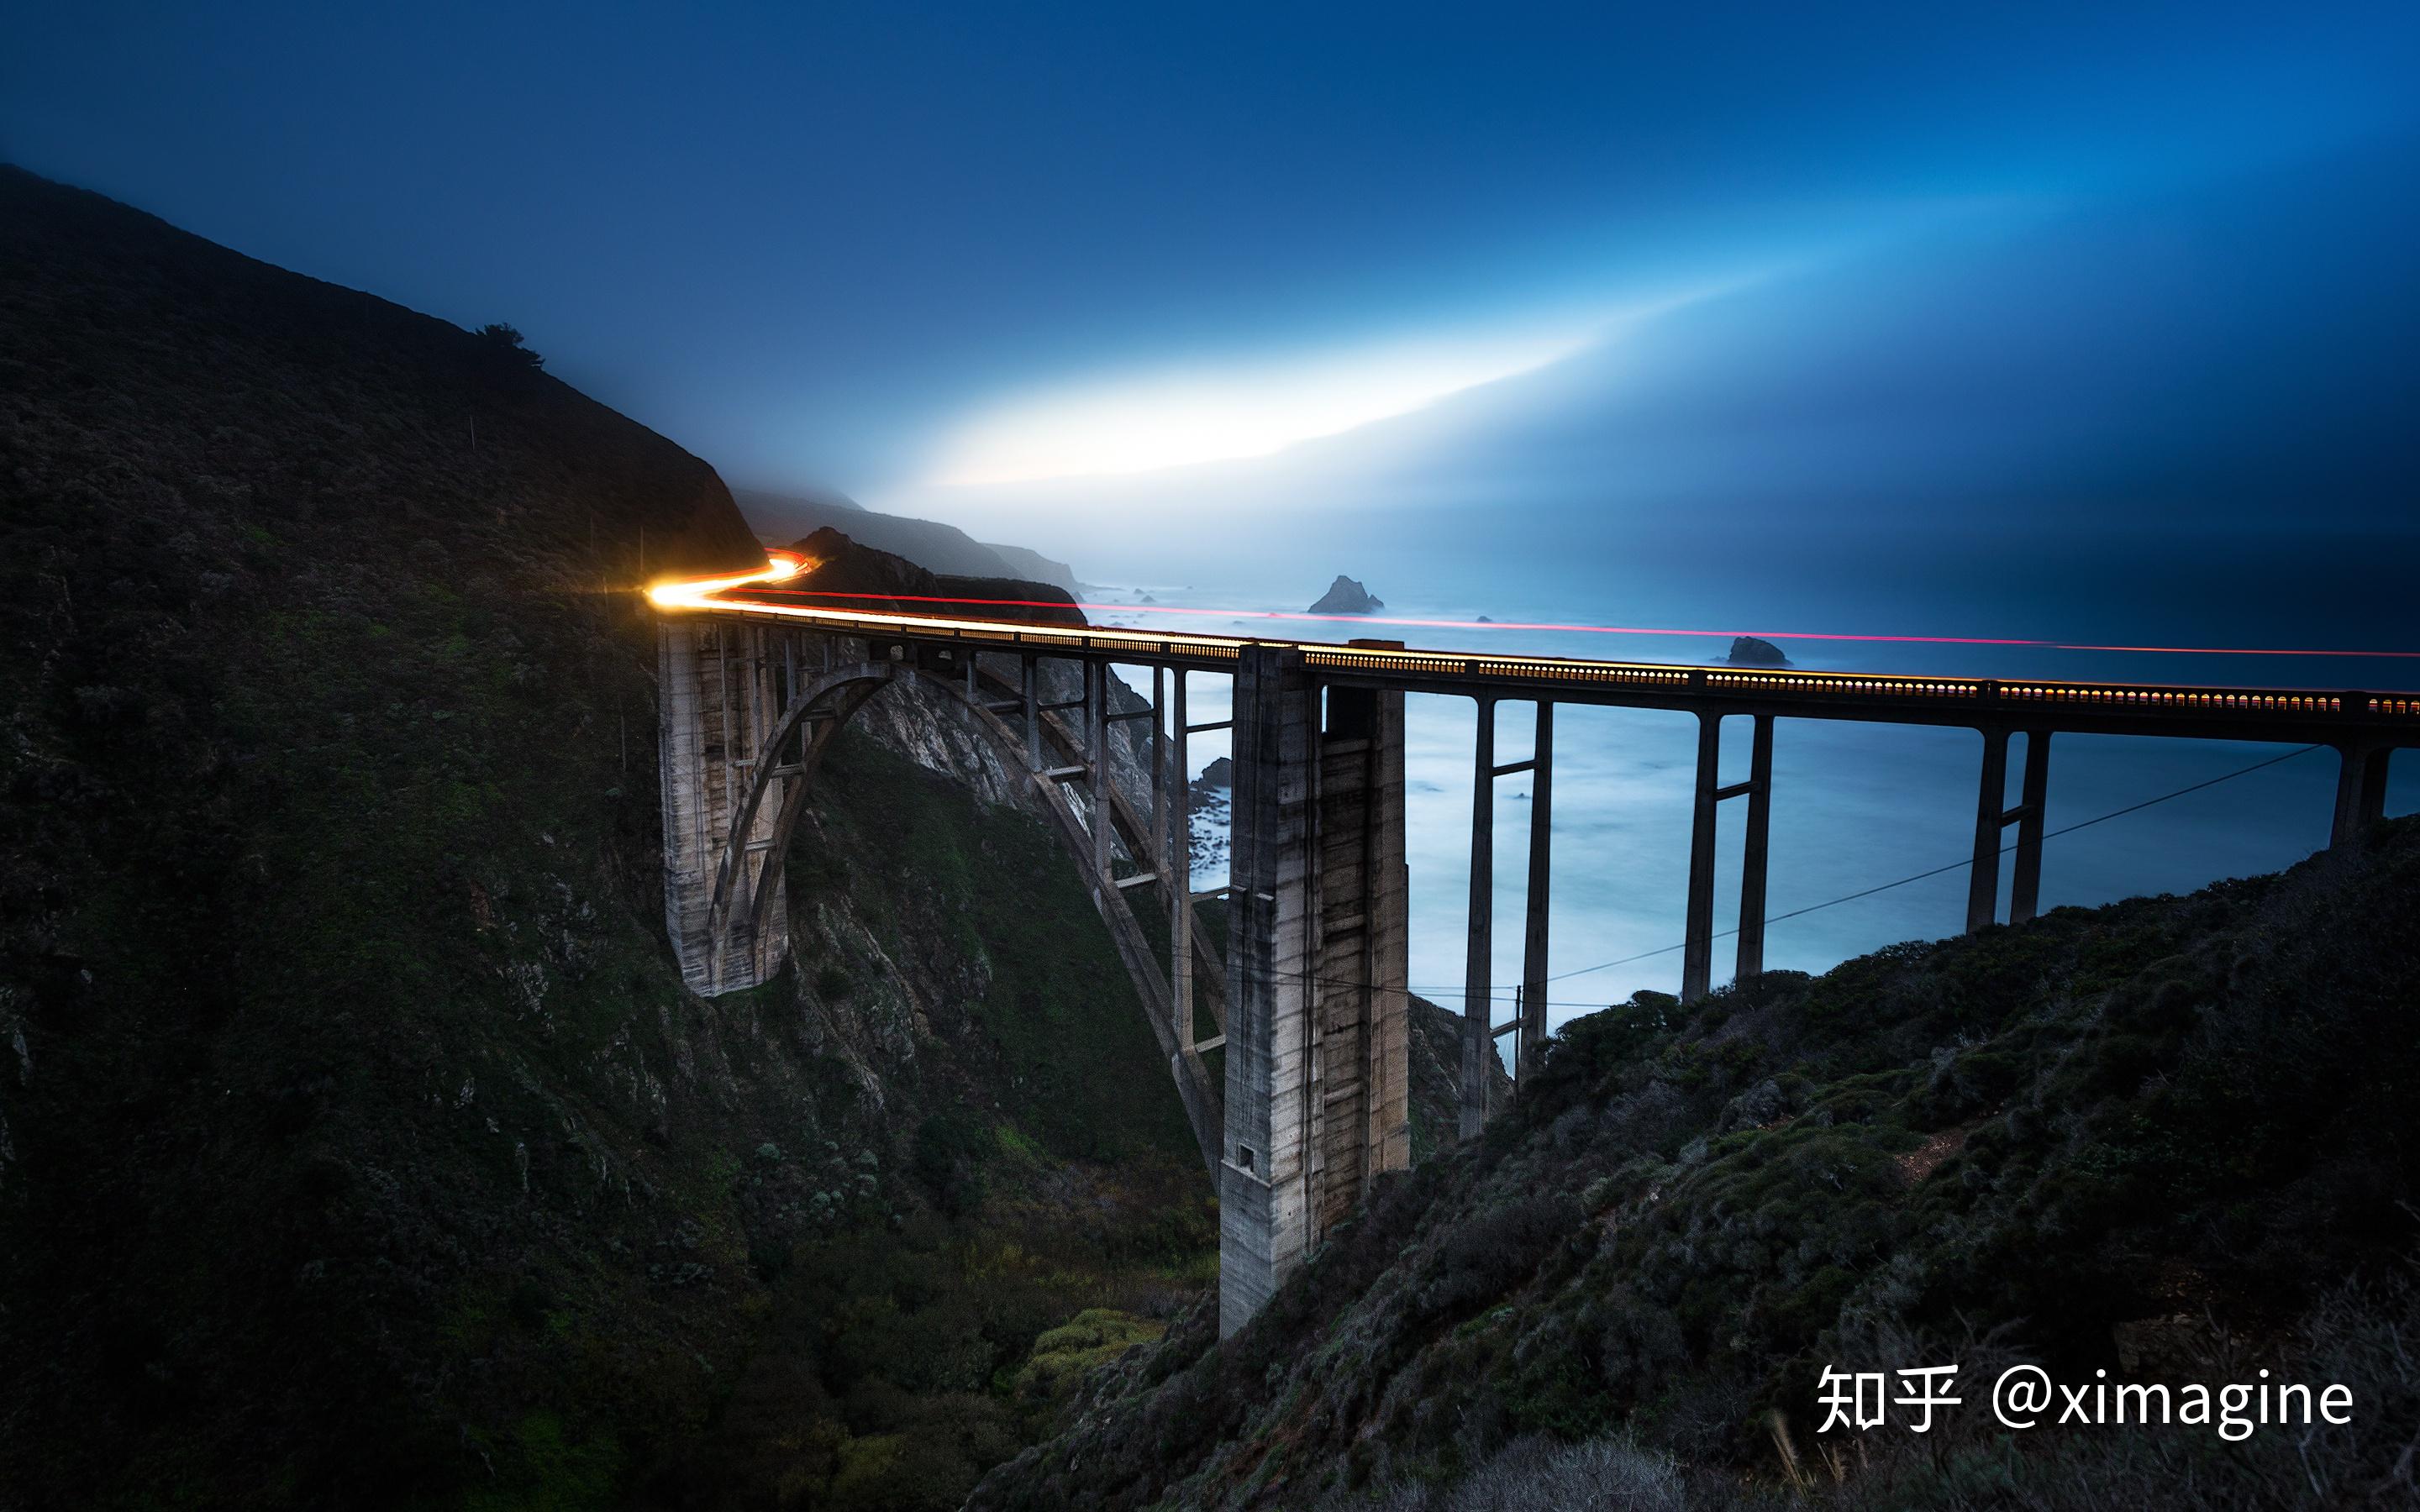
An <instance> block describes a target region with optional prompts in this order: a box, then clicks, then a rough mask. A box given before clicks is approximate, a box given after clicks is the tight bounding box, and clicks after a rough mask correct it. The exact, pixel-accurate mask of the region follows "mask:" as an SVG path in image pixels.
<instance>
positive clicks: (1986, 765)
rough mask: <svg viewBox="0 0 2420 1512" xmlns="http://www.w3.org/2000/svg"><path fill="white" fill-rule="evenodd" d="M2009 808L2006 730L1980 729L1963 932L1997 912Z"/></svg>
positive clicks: (1987, 923)
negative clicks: (1980, 766)
mask: <svg viewBox="0 0 2420 1512" xmlns="http://www.w3.org/2000/svg"><path fill="white" fill-rule="evenodd" d="M2008 811H2009V733H2008V732H2007V731H2006V730H1986V731H1984V732H1983V776H1982V782H1981V785H1980V786H1979V787H1978V788H1977V789H1976V796H1975V857H1974V864H1973V865H1972V866H1971V867H1969V868H1968V870H1967V874H1966V933H1969V934H1972V933H1975V932H1976V931H1977V930H1978V929H1984V928H1988V927H1989V926H1990V925H1991V924H1992V923H1993V921H1994V920H1995V919H1996V918H1998V917H1999V912H2000V830H2001V828H2002V826H2003V825H2006V824H2007V822H2008V821H2007V817H2006V816H2007V814H2008Z"/></svg>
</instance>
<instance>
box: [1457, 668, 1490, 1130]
mask: <svg viewBox="0 0 2420 1512" xmlns="http://www.w3.org/2000/svg"><path fill="white" fill-rule="evenodd" d="M1477 702H1478V704H1479V733H1478V736H1477V738H1476V740H1475V741H1474V742H1473V745H1472V759H1471V772H1472V776H1471V790H1470V924H1469V933H1468V935H1467V937H1466V940H1465V943H1464V946H1463V966H1462V1130H1461V1133H1462V1137H1463V1138H1465V1139H1476V1138H1478V1137H1479V1134H1480V1131H1481V1129H1483V1128H1485V1127H1486V1125H1487V1113H1488V1107H1487V1060H1486V1057H1489V1056H1492V1055H1494V1054H1495V1053H1496V1002H1495V987H1494V985H1493V983H1492V981H1491V979H1492V978H1493V977H1494V976H1495V975H1496V959H1495V958H1496V701H1495V700H1494V699H1492V698H1489V697H1488V696H1487V695H1485V694H1483V693H1482V694H1481V695H1480V696H1479V699H1478V701H1477Z"/></svg>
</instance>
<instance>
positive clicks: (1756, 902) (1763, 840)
mask: <svg viewBox="0 0 2420 1512" xmlns="http://www.w3.org/2000/svg"><path fill="white" fill-rule="evenodd" d="M1755 720H1756V728H1755V732H1754V733H1752V734H1751V735H1750V736H1749V737H1748V758H1747V842H1746V847H1745V853H1744V855H1743V856H1742V858H1741V863H1740V910H1739V957H1738V964H1737V965H1736V966H1734V967H1733V969H1732V973H1731V974H1732V978H1733V980H1739V981H1745V980H1747V979H1748V978H1750V977H1753V976H1756V975H1758V974H1760V973H1761V972H1762V971H1763V970H1764V912H1765V907H1764V877H1765V856H1766V853H1767V851H1768V849H1769V845H1768V841H1769V840H1770V838H1771V835H1772V832H1773V716H1772V715H1769V714H1760V715H1757V716H1755Z"/></svg>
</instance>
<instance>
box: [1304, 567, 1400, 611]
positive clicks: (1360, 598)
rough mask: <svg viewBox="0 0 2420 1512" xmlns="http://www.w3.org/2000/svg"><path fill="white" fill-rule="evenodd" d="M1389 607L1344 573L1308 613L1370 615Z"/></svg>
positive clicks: (1337, 576)
mask: <svg viewBox="0 0 2420 1512" xmlns="http://www.w3.org/2000/svg"><path fill="white" fill-rule="evenodd" d="M1386 607H1387V601H1386V600H1385V599H1383V598H1377V597H1374V596H1373V595H1372V594H1371V592H1370V590H1369V589H1367V588H1365V587H1363V586H1362V585H1361V584H1360V583H1357V582H1355V581H1354V580H1353V579H1350V578H1347V577H1345V576H1344V575H1343V574H1342V573H1341V572H1340V573H1338V574H1337V575H1336V580H1335V581H1334V582H1332V583H1330V584H1328V585H1327V592H1326V593H1324V594H1320V595H1319V602H1318V603H1316V604H1313V605H1312V606H1311V608H1310V609H1309V610H1308V611H1307V612H1309V613H1312V614H1368V613H1371V612H1372V611H1373V610H1376V609H1385V608H1386Z"/></svg>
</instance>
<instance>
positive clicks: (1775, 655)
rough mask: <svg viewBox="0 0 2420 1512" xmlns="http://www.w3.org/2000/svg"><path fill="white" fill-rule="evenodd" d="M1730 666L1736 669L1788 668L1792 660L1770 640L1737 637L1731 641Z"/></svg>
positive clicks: (1748, 636) (1746, 636)
mask: <svg viewBox="0 0 2420 1512" xmlns="http://www.w3.org/2000/svg"><path fill="white" fill-rule="evenodd" d="M1730 664H1731V665H1732V666H1734V667H1787V666H1789V665H1790V658H1789V657H1788V656H1783V655H1782V654H1781V648H1780V647H1779V646H1776V645H1775V644H1774V643H1773V642H1772V641H1770V640H1758V639H1757V638H1756V637H1754V636H1752V635H1743V636H1735V637H1733V638H1732V640H1731V654H1730Z"/></svg>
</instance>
